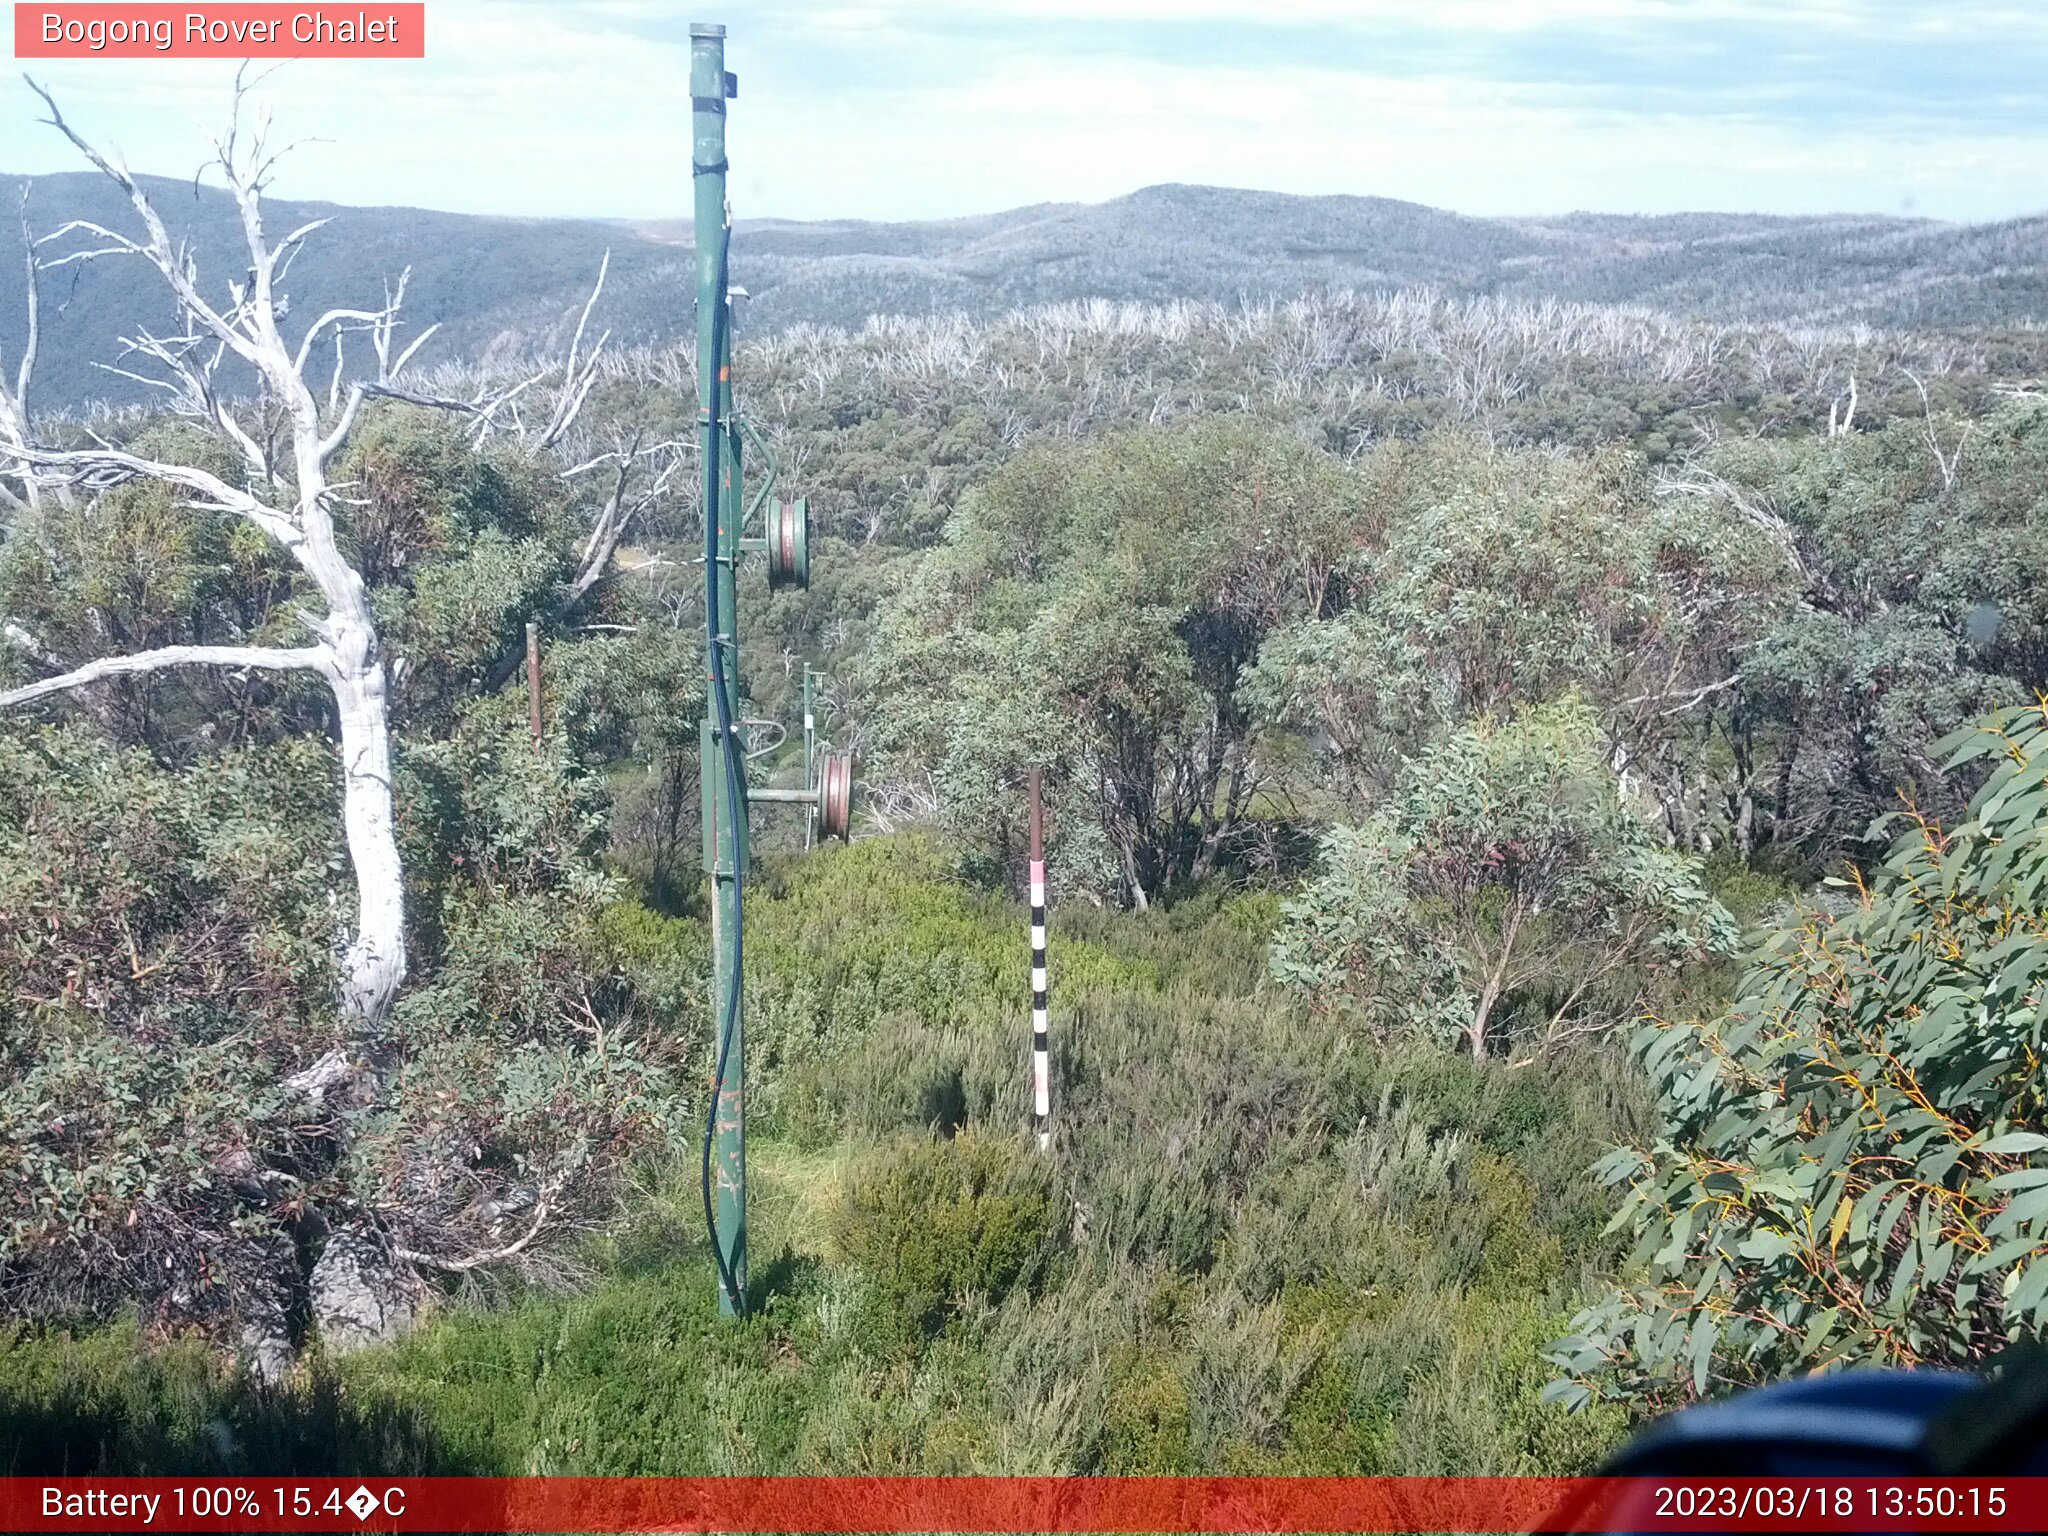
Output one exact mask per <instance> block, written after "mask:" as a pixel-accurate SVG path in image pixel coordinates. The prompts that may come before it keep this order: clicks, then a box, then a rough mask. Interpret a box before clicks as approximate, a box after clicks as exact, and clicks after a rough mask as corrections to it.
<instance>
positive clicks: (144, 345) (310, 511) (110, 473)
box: [0, 80, 426, 1095]
mask: <svg viewBox="0 0 2048 1536" xmlns="http://www.w3.org/2000/svg"><path fill="white" fill-rule="evenodd" d="M29 84H30V85H31V87H32V88H33V89H34V90H35V92H36V94H37V95H39V96H40V97H41V98H42V99H43V103H44V105H45V106H46V107H48V109H49V116H48V117H47V118H46V119H44V121H45V122H47V123H48V125H49V126H51V127H53V128H55V129H56V130H57V131H58V132H60V133H62V134H63V135H64V137H65V138H67V139H69V140H70V141H71V143H72V144H73V145H74V146H75V147H76V148H77V149H78V151H79V152H80V153H81V154H82V155H84V156H85V158H86V159H87V160H88V161H90V162H91V163H92V164H93V165H94V166H96V167H97V168H98V169H99V170H100V171H101V172H103V173H104V174H105V175H106V176H107V177H108V178H109V179H111V180H112V181H113V182H114V183H115V185H116V186H118V187H119V188H120V189H121V190H122V191H123V192H124V193H125V194H126V195H127V198H128V201H129V203H130V205H131V206H132V207H133V209H134V212H135V216H136V219H137V220H138V222H139V224H140V229H141V233H140V234H139V235H130V234H124V233H121V232H119V231H117V230H114V229H111V228H108V227H106V226H105V225H101V224H97V223H94V222H92V221H90V220H84V219H76V220H73V221H71V222H70V223H68V224H65V225H63V226H62V227H61V228H59V229H57V230H55V231H53V232H52V233H51V234H49V235H46V236H44V237H43V238H42V239H41V240H40V241H37V242H36V243H35V247H34V249H42V250H46V251H48V252H49V254H47V255H46V256H44V257H43V258H42V260H41V261H40V265H41V266H42V267H43V268H44V269H46V270H47V269H49V268H53V267H61V266H66V265H71V264H75V263H80V262H87V261H95V260H100V259H106V258H120V259H134V260H140V261H142V262H145V263H147V264H148V265H149V266H150V267H151V268H153V269H154V270H155V272H156V273H157V275H158V276H159V277H160V278H161V279H162V280H163V282H164V284H165V285H166V286H167V287H168V289H169V290H170V294H171V298H172V300H173V304H174V306H175V312H176V316H177V324H176V329H175V330H174V331H173V332H172V333H171V334H168V335H156V334H151V333H144V334H140V335H137V336H134V337H130V338H126V339H125V340H124V346H123V353H124V359H126V360H129V361H133V362H135V363H136V365H137V366H136V368H129V367H126V366H123V367H120V368H118V369H117V370H116V371H117V372H120V373H122V374H123V375H124V376H126V377H128V378H130V379H135V380H138V381H140V382H142V383H143V384H145V385H147V386H149V387H150V388H152V389H156V390H159V391H161V392H162V393H163V395H164V396H165V397H166V399H167V401H168V403H169V405H170V406H171V408H172V409H173V410H176V411H178V412H181V413H183V414H188V415H192V416H196V417H199V418H202V419H204V420H206V421H207V422H209V423H210V424H211V425H212V426H213V427H214V428H215V429H217V430H218V431H219V433H220V434H221V435H222V436H223V437H225V438H226V439H227V440H228V441H230V442H231V443H233V444H234V445H235V448H236V449H237V451H238V452H239V453H240V455H241V457H242V460H243V462H244V465H245V467H246V477H245V484H244V485H234V484H230V483H229V482H228V481H227V480H224V479H222V478H221V477H219V476H218V475H215V474H213V473H211V472H210V471H208V470H205V469H202V468H198V467H195V466H192V465H188V464H179V463H174V462H170V461H167V460H161V459H148V458H142V457H139V456H137V455H135V454H133V453H129V452H126V451H124V450H122V449H119V448H115V447H113V446H111V445H109V444H107V443H105V442H104V441H103V440H102V441H96V442H95V445H94V446H91V447H85V448H71V449H54V448H46V447H42V446H38V445H37V444H36V443H35V442H34V441H33V440H32V438H31V435H30V431H29V423H28V421H27V420H26V417H25V415H24V414H20V413H19V403H20V399H21V396H22V394H23V393H24V392H25V388H24V386H25V384H26V373H27V369H26V367H24V369H23V380H22V384H21V385H18V386H17V388H16V389H15V391H14V397H13V400H12V401H10V410H9V412H8V415H7V419H6V423H5V426H4V428H0V458H4V459H5V460H6V461H8V463H9V464H10V465H11V467H12V469H13V470H14V472H15V473H16V474H17V475H19V477H20V478H21V480H22V481H23V483H24V485H25V486H26V487H27V488H28V491H29V494H31V495H33V494H34V493H35V491H36V489H38V488H51V489H59V490H63V491H65V492H70V491H74V490H83V491H88V492H97V491H103V490H106V489H108V488H110V487H113V486H116V485H120V484H123V483H125V482H128V481H133V480H153V481H158V482H161V483H163V484H165V485H169V486H171V487H173V488H175V489H176V490H178V491H180V492H182V493H183V494H184V498H185V505H186V506H187V507H189V508H192V509H194V510H198V511H204V512H210V513H218V514H225V515H228V516H233V517H239V518H242V519H244V520H245V521H247V522H249V523H250V524H252V525H254V526H255V527H257V528H259V529H261V530H262V531H263V532H264V533H265V534H266V535H268V536H269V537H270V538H271V539H272V540H273V541H275V543H276V544H277V545H278V547H279V548H280V549H282V550H284V551H285V552H286V553H287V554H288V555H290V556H291V558H292V559H293V560H294V561H295V562H296V563H297V565H298V567H299V569H300V570H302V571H303V572H305V574H306V576H307V577H308V579H309V580H310V581H311V582H312V585H313V587H314V589H315V590H316V591H317V592H318V593H319V596H320V602H321V608H322V610H323V611H317V612H316V611H313V610H312V609H311V608H310V607H309V608H305V609H302V610H301V611H300V613H299V615H298V617H299V621H300V623H301V624H302V625H303V626H304V627H305V629H306V631H307V634H308V635H309V636H310V643H308V644H306V645H301V646H261V645H173V646H165V647H162V648H160V649H156V650H150V651H142V652H137V653H135V654H133V655H126V656H112V657H103V658H100V659H98V660H93V661H88V662H85V663H84V664H82V665H78V666H74V667H72V668H71V669H70V670H68V671H64V672H61V673H59V674H57V675H56V676H53V677H46V678H43V679H41V680H39V681H36V682H33V683H29V684H26V685H25V686H22V687H18V688H14V689H11V690H9V691H6V692H0V707H8V706H13V705H18V704H23V703H26V702H28V701H30V700H32V699H38V698H42V697H45V696H47V695H50V694H53V693H60V692H66V691H69V690H73V689H78V688H84V687H86V686H88V685H90V684H92V683H95V682H98V681H100V680H101V679H104V678H108V677H114V676H120V675H133V674H137V673H145V672H154V671H159V670H162V669H165V668H170V667H188V666H215V667H232V668H258V669H265V670H272V671H304V672H312V673H315V674H317V675H318V676H319V677H320V678H321V679H322V681H324V682H325V683H326V684H327V687H328V690H329V691H330V693H331V694H332V695H333V699H334V711H335V720H336V725H337V733H338V736H339V742H340V755H341V778H342V825H343V830H344V834H345V837H346V840H347V845H348V853H349V860H350V863H351V865H352V867H353V869H354V873H355V884H356V910H355V922H354V925H353V928H352V930H351V931H350V933H349V935H348V944H347V948H346V951H345V953H344V955H343V958H342V964H341V976H340V988H339V990H340V1005H341V1015H342V1019H343V1021H344V1024H345V1026H346V1028H347V1031H348V1038H347V1039H346V1040H345V1041H344V1042H342V1043H341V1044H338V1045H337V1046H336V1047H335V1049H334V1051H333V1052H331V1053H330V1055H329V1056H328V1057H327V1058H325V1059H323V1060H322V1061H321V1062H319V1063H316V1064H315V1065H314V1066H313V1067H311V1068H309V1069H307V1071H306V1072H303V1073H301V1074H300V1075H299V1077H298V1078H297V1079H295V1080H294V1081H295V1083H296V1084H297V1085H298V1086H299V1087H300V1088H301V1089H302V1090H304V1091H306V1092H308V1093H310V1094H314V1095H321V1094H323V1093H324V1092H326V1091H328V1090H331V1089H332V1088H334V1087H336V1086H338V1085H339V1084H340V1083H342V1082H345V1081H348V1080H350V1079H351V1078H353V1077H355V1076H356V1075H357V1074H358V1071H359V1069H360V1067H362V1066H363V1065H365V1064H375V1063H376V1062H377V1061H378V1059H379V1058H380V1057H381V1055H382V1052H383V1046H384V1034H385V1020H386V1016H387V1015H388V1013H389V1011H390V1008H391V1004H392V1001H393V999H394V998H395V997H396V996H397V994H398V990H399V987H400V985H401V984H402V983H403V982H404V980H405V963H406V956H405V885H404V879H403V875H402V872H401V869H400V866H399V854H398V843H397V839H396V837H395V836H394V829H393V821H392V801H391V724H390V714H389V709H388V704H387V696H388V692H389V688H390V676H389V673H388V669H387V666H386V658H385V655H384V652H383V650H382V647H381V646H380V644H379V639H378V633H377V625H376V620H375V618H374V617H373V615H372V613H371V609H370V601H369V594H368V592H367V591H366V590H365V587H364V583H363V580H362V577H361V575H360V574H359V573H358V572H357V571H356V569H355V568H354V567H353V566H352V565H351V564H350V563H349V560H348V558H347V557H346V556H345V555H344V554H343V553H342V550H341V548H340V545H339V544H338V543H337V541H336V537H335V526H334V511H335V505H336V500H337V487H336V486H335V485H334V484H333V483H332V482H331V481H330V480H329V477H328V476H329V468H330V466H331V465H332V464H333V462H334V459H335V456H336V455H337V454H338V453H340V452H341V450H342V449H343V447H344V446H345V445H346V444H347V442H348V439H349V434H350V431H351V429H352V428H353V427H354V425H355V422H356V418H357V414H358V412H359V410H360V408H361V406H362V403H363V400H364V398H365V397H366V396H368V395H372V394H377V393H391V394H395V393H400V392H401V391H400V390H399V388H398V385H397V380H398V377H399V375H400V373H401V371H402V370H403V369H404V367H405V365H406V363H407V362H408V361H409V360H410V359H411V357H412V356H413V354H414V353H415V352H416V351H417V350H418V348H419V345H420V343H421V342H423V341H424V340H425V339H426V336H425V335H424V334H422V335H421V336H420V337H419V338H417V339H416V340H414V341H413V342H412V344H411V345H409V346H407V347H405V348H404V349H403V350H402V351H400V352H398V353H397V355H396V356H393V354H392V343H393V339H394V336H395V333H396V331H397V327H398V315H399V304H400V301H401V300H402V298H403V294H404V284H403V281H401V282H400V284H399V285H398V288H397V290H396V291H395V292H389V291H387V293H386V296H385V302H384V303H383V304H382V305H381V306H380V307H378V308H374V309H352V308H338V309H330V310H328V311H327V312H326V313H324V314H322V315H320V316H319V317H318V318H317V319H315V320H314V321H313V323H312V324H311V325H310V326H309V327H308V328H307V329H306V331H305V332H304V334H303V335H302V336H301V337H300V339H299V341H298V342H297V344H296V345H293V344H292V343H291V342H289V341H288V340H287V339H286V337H285V335H284V333H283V331H282V330H281V328H280V320H281V319H282V317H283V316H284V314H285V313H286V310H287V307H288V306H287V303H286V300H285V298H284V296H283V294H282V293H281V292H280V290H279V284H280V282H281V281H282V279H283V278H284V275H285V273H286V272H287V271H288V270H289V268H290V265H291V263H292V260H293V258H294V257H296V255H297V254H298V253H299V251H300V250H302V249H303V248H304V245H305V242H306V239H307V237H308V236H310V235H311V234H313V232H314V231H315V230H317V229H318V228H320V226H321V225H322V224H323V223H325V222H326V221H325V220H315V221H313V222H311V223H308V224H304V225H301V226H300V227H299V228H297V229H294V230H292V231H291V232H290V233H289V234H287V235H285V236H284V237H283V238H282V239H272V238H271V237H270V235H269V234H268V233H267V232H266V231H265V229H264V227H263V191H264V187H265V185H266V184H267V182H268V180H269V178H270V176H271V173H272V171H273V169H274V167H275V166H276V164H277V161H278V158H279V155H281V154H282V153H283V151H279V152H278V153H275V154H274V153H271V152H269V150H268V149H267V146H266V133H265V131H264V129H263V128H262V127H261V126H259V127H258V128H257V129H256V131H255V132H254V133H253V134H251V135H249V136H248V137H247V138H246V139H245V138H244V136H243V134H242V131H241V118H242V113H243V100H244V90H243V86H242V84H241V82H240V81H239V80H238V81H237V83H236V90H235V105H234V115H233V117H232V119H231V124H230V127H229V130H228V133H227V135H226V137H224V138H223V139H221V140H219V141H217V143H216V146H215V149H216V156H215V160H216V164H217V166H218V168H219V169H220V171H221V172H222V174H223V175H224V176H225V178H226V181H227V185H228V189H229V191H230V192H231V193H232V195H233V197H234V200H235V205H236V207H237V209H238V210H239V212H240V215H241V225H242V235H243V240H244V242H245V244H246V246H247V253H246V254H247V262H248V266H247V271H246V276H245V277H244V278H242V279H241V280H240V281H232V282H229V283H228V284H227V285H226V286H227V295H226V299H225V302H216V301H215V300H214V299H211V298H209V297H208V296H207V293H206V291H205V290H204V289H203V288H202V286H201V278H200V274H199V269H198V265H197V262H196V260H195V258H194V255H193V252H192V251H191V250H190V249H189V248H188V247H186V246H185V245H184V244H183V243H181V242H179V241H177V240H174V239H173V238H172V235H171V232H170V230H169V229H168V228H167V227H166V226H165V224H164V221H163V219H162V218H161V217H160V216H159V214H158V212H157V210H156V209H155V207H154V206H152V204H151V202H150V199H149V197H148V195H147V194H146V193H145V192H144V190H143V188H142V186H141V185H140V183H139V182H138V181H137V180H136V178H135V177H134V176H133V175H131V174H130V173H129V171H128V170H127V169H126V167H125V166H123V165H122V164H121V163H120V162H119V161H118V159H116V158H114V157H111V156H109V155H106V154H102V153H101V152H100V151H99V150H98V149H96V148H95V147H94V146H93V145H92V144H90V143H88V142H87V141H86V139H84V138H83V137H82V136H80V134H78V133H77V132H76V131H75V130H74V129H73V128H72V127H71V125H70V124H69V123H68V122H66V121H65V119H64V115H63V113H62V112H60V111H59V110H58V108H57V104H56V102H55V100H54V99H53V98H52V97H51V95H50V93H49V92H48V91H47V90H45V89H44V88H43V87H42V86H41V85H38V84H36V82H35V81H33V80H31V81H30V82H29ZM30 292H31V294H33V292H34V285H33V282H31V285H30ZM352 331H353V332H362V333H367V334H368V336H369V337H370V340H371V344H372V347H373V348H374V350H375V353H376V356H377V359H378V372H377V377H376V378H375V379H374V380H369V381H365V382H363V383H360V384H357V385H355V386H353V387H351V388H350V389H349V390H348V391H347V394H346V397H345V398H340V397H338V392H337V391H334V390H330V391H329V400H330V409H329V410H328V412H327V413H326V414H325V416H323V414H322V411H321V409H320V403H319V401H318V400H317V399H316V398H315V395H314V392H313V390H312V388H311V387H310V386H309V385H308V383H307V379H306V370H307V367H308V364H309V362H310V361H311V359H312V357H313V355H314V352H315V349H316V347H318V346H319V345H320V343H321V341H322V338H323V337H327V336H330V335H332V336H334V337H336V338H337V346H338V344H339V342H338V338H339V336H340V335H341V334H343V333H346V332H352ZM31 335H33V332H31ZM26 361H28V360H25V362H26ZM231 361H233V362H239V363H240V364H241V365H244V366H245V367H246V368H247V369H248V370H249V372H250V373H251V374H253V376H254V380H255V384H256V387H257V395H256V398H255V399H254V400H253V401H249V402H244V403H237V402H236V401H235V400H233V399H232V398H231V397H230V395H229V393H228V391H227V390H226V389H224V388H223V387H222V372H221V370H222V368H223V366H224V365H226V364H229V363H230V362H231ZM138 369H146V370H147V371H138ZM273 424H274V429H273ZM26 648H27V647H26V646H24V649H26ZM32 654H33V653H32Z"/></svg>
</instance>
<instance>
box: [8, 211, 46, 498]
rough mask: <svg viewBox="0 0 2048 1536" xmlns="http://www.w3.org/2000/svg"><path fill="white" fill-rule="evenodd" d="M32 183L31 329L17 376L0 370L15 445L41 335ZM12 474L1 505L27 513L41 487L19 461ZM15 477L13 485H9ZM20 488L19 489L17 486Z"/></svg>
mask: <svg viewBox="0 0 2048 1536" xmlns="http://www.w3.org/2000/svg"><path fill="white" fill-rule="evenodd" d="M32 185H33V183H31V182H29V181H27V180H26V179H24V180H23V182H22V184H21V209H20V214H21V259H22V266H23V268H24V272H23V278H24V284H23V286H24V288H25V291H26V298H27V305H28V329H27V331H26V332H25V333H24V334H23V336H22V340H21V357H20V359H19V360H18V361H17V362H16V364H15V369H14V379H13V381H12V383H11V384H10V382H9V380H8V379H7V377H6V375H5V374H4V373H0V442H4V443H7V444H10V445H11V446H13V447H16V448H21V447H26V446H27V444H28V391H29V385H30V383H31V382H32V381H33V380H34V378H35V373H36V348H37V345H38V344H39V342H40V340H41V334H42V297H41V295H40V294H39V293H38V292H37V287H36V247H35V241H34V240H33V239H32V238H31V237H30V235H29V230H28V194H29V188H30V187H31V186H32ZM8 467H11V469H12V471H13V473H12V474H11V476H10V475H9V474H8V473H6V470H5V469H0V505H5V506H7V507H11V508H13V509H14V510H15V511H18V512H26V511H27V510H28V509H29V508H31V507H33V506H34V505H35V504H36V501H37V499H38V495H39V492H38V489H37V486H36V483H35V480H34V479H33V478H32V477H31V476H30V475H28V474H27V473H26V472H25V471H23V470H22V469H21V468H20V466H19V464H18V463H10V466H8ZM10 478H12V479H13V480H14V482H15V483H14V485H9V484H8V480H9V479H10ZM17 486H18V487H19V489H17V488H16V487H17Z"/></svg>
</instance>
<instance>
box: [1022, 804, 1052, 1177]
mask: <svg viewBox="0 0 2048 1536" xmlns="http://www.w3.org/2000/svg"><path fill="white" fill-rule="evenodd" d="M1025 786H1026V789H1027V791H1028V793H1029V794H1030V797H1031V869H1030V877H1029V878H1030V881H1031V1123H1032V1126H1033V1128H1034V1129H1036V1130H1037V1132H1038V1145H1039V1147H1040V1149H1041V1150H1043V1149H1044V1148H1046V1147H1049V1146H1051V1145H1052V1042H1051V1040H1050V1038H1049V1037H1048V1035H1047V1032H1046V1025H1047V1019H1048V1014H1049V1008H1048V997H1047V993H1048V990H1049V988H1048V985H1047V980H1048V978H1047V974H1046V966H1045V807H1044V804H1043V803H1042V801H1041V800H1040V797H1039V783H1038V770H1037V769H1036V768H1033V769H1032V770H1031V771H1030V773H1029V774H1028V775H1026V777H1025Z"/></svg>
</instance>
